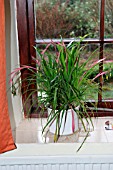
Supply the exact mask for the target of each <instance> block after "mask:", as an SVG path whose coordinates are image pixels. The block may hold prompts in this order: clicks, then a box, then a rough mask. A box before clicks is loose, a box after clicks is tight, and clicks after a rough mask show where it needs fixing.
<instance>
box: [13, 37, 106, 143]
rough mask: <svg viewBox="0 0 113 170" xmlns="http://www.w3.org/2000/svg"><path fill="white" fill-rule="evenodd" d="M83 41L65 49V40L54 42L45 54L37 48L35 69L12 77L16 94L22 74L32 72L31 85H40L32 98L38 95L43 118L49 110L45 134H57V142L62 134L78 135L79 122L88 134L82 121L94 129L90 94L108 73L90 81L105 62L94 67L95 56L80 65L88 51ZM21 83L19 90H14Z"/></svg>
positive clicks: (16, 70) (46, 49) (17, 70)
mask: <svg viewBox="0 0 113 170" xmlns="http://www.w3.org/2000/svg"><path fill="white" fill-rule="evenodd" d="M83 39H84V38H81V39H80V41H78V42H77V43H75V42H71V43H69V44H68V45H65V44H64V42H63V40H61V42H59V43H54V42H53V41H51V43H50V44H48V45H46V48H45V49H44V50H41V49H40V48H37V47H35V49H36V52H37V59H36V58H34V57H33V58H32V59H33V60H34V61H35V63H36V66H35V67H32V66H29V65H27V66H22V67H20V68H18V69H15V71H14V72H13V73H12V78H11V82H12V87H13V91H14V89H16V88H17V87H19V86H20V85H21V83H22V82H21V79H19V78H18V74H20V71H21V70H23V69H28V70H29V74H28V79H27V81H28V85H30V84H33V83H34V82H36V84H37V89H34V90H33V89H31V92H30V93H29V96H30V95H32V94H33V93H34V92H36V91H37V92H38V93H37V96H38V97H37V100H38V106H40V108H41V109H42V114H43V110H44V109H43V108H44V107H46V108H48V111H49V114H48V118H47V123H46V125H45V126H44V127H43V130H42V133H44V131H45V130H46V128H48V127H49V130H50V131H51V132H52V133H54V142H56V141H57V140H58V138H59V136H60V135H62V134H64V135H67V134H68V133H69V134H71V133H73V132H74V131H77V130H78V128H79V127H78V120H79V121H81V122H82V125H83V127H84V130H85V131H86V130H87V129H86V126H85V124H84V121H83V118H84V119H85V120H86V122H87V123H91V125H92V126H93V123H92V120H91V117H90V116H89V114H88V112H87V110H88V105H87V104H86V100H87V94H88V93H89V92H92V91H93V92H94V90H97V85H98V83H96V81H95V79H97V78H98V77H99V76H101V75H103V74H106V73H107V72H108V71H107V72H102V73H101V74H97V75H96V76H95V77H93V78H92V79H90V77H91V74H92V73H93V69H94V68H95V67H97V65H99V63H100V62H102V61H103V60H105V59H101V60H98V61H95V62H94V63H92V59H93V55H91V56H89V57H88V59H86V61H85V62H81V60H82V58H81V54H82V52H83V50H84V47H85V46H81V42H82V40H83ZM18 82H19V86H17V87H16V88H14V87H15V86H16V85H17V83H18ZM28 98H29V97H28ZM94 107H96V106H94ZM68 111H69V112H68ZM68 130H69V132H68Z"/></svg>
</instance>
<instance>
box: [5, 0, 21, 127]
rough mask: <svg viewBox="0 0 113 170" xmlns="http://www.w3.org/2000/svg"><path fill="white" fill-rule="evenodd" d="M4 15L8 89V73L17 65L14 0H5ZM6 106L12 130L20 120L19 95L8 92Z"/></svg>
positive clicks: (17, 51)
mask: <svg viewBox="0 0 113 170" xmlns="http://www.w3.org/2000/svg"><path fill="white" fill-rule="evenodd" d="M5 15H6V17H5V18H6V66H7V89H9V87H10V84H9V79H10V76H9V74H10V73H11V72H12V71H13V70H14V68H15V67H17V66H18V65H19V49H18V34H17V19H16V0H5ZM8 106H9V115H10V121H11V127H12V130H15V128H16V127H17V126H18V125H19V123H20V122H21V121H22V118H23V115H22V102H21V96H15V97H13V96H12V94H11V92H10V90H9V92H8Z"/></svg>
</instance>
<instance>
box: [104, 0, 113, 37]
mask: <svg viewBox="0 0 113 170" xmlns="http://www.w3.org/2000/svg"><path fill="white" fill-rule="evenodd" d="M105 38H113V0H107V1H106V6H105Z"/></svg>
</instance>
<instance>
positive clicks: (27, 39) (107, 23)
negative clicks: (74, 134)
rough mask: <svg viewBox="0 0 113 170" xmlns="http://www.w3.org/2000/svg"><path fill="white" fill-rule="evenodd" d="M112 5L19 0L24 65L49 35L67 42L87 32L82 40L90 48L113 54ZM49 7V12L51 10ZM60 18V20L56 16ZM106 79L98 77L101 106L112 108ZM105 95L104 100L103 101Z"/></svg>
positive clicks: (100, 0) (81, 0) (98, 1)
mask: <svg viewBox="0 0 113 170" xmlns="http://www.w3.org/2000/svg"><path fill="white" fill-rule="evenodd" d="M112 6H113V3H112V0H109V1H106V3H105V0H93V1H92V2H91V1H88V0H77V1H73V0H70V1H65V0H59V1H56V0H54V1H52V0H46V1H45V0H43V1H42V0H26V1H19V0H17V17H18V35H19V46H20V62H21V64H28V63H31V56H32V55H33V56H35V51H34V49H33V45H36V44H41V43H42V42H43V41H45V43H49V42H50V38H52V39H53V40H54V41H59V37H60V35H63V38H64V41H65V43H68V42H70V41H71V40H72V38H73V37H78V36H83V35H85V34H88V35H89V37H88V38H87V39H85V40H84V42H83V43H88V45H89V48H94V46H98V47H99V56H98V57H99V58H100V59H102V58H103V57H104V56H106V55H107V52H109V54H110V55H111V52H110V51H112V44H113V35H112V32H113V31H112V29H113V25H112V16H113V15H112ZM42 9H43V10H42ZM49 9H50V11H48V10H49ZM74 9H76V10H74ZM74 12H75V13H74ZM47 13H48V15H47ZM34 14H35V15H34ZM34 16H35V17H34ZM61 16H62V19H61ZM52 17H53V18H52ZM54 17H56V18H54ZM58 17H59V19H60V20H58V19H57V18H58ZM71 17H72V18H71ZM34 18H35V20H34ZM68 18H71V19H70V20H69V19H68ZM65 19H67V20H65ZM55 21H56V22H55ZM58 22H60V24H59V23H58ZM23 23H24V24H23ZM45 24H47V25H45ZM58 24H59V25H58ZM58 26H60V28H59V27H58ZM35 28H36V29H35ZM66 28H68V30H67V29H66ZM108 56H109V55H107V57H108ZM111 57H112V55H111ZM103 69H105V68H104V66H103V63H101V64H100V66H99V72H100V73H101V72H102V71H103ZM23 75H24V74H22V76H23ZM103 81H104V82H105V80H104V79H103V77H102V76H101V77H100V79H99V89H100V92H101V93H99V94H98V95H97V96H98V97H97V99H98V107H100V108H109V109H113V99H112V95H111V92H110V91H109V90H108V96H105V95H104V92H105V90H106V89H107V88H108V89H109V87H108V84H107V86H105V85H106V82H105V83H103ZM111 84H112V82H111ZM104 98H105V100H103V99H104ZM24 99H25V96H24V95H23V100H24ZM30 102H32V100H31V101H30ZM89 104H90V103H89ZM106 115H112V112H111V111H107V112H105V111H104V110H101V111H99V112H98V116H106Z"/></svg>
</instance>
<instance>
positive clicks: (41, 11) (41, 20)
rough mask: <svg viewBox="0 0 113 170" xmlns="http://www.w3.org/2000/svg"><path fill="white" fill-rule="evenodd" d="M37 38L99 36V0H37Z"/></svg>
mask: <svg viewBox="0 0 113 170" xmlns="http://www.w3.org/2000/svg"><path fill="white" fill-rule="evenodd" d="M35 16H36V20H35V23H36V38H38V39H48V38H60V36H62V37H63V38H72V37H78V36H84V35H86V34H89V35H88V36H89V37H91V38H98V37H99V1H98V0H93V1H89V0H76V1H75V0H68V1H67V0H35Z"/></svg>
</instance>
